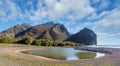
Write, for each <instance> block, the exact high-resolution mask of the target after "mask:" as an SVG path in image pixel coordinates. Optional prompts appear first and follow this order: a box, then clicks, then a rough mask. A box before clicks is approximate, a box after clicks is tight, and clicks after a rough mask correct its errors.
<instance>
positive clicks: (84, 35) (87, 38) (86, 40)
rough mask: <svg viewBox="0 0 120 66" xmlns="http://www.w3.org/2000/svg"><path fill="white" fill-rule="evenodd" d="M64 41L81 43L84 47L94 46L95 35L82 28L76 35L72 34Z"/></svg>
mask: <svg viewBox="0 0 120 66" xmlns="http://www.w3.org/2000/svg"><path fill="white" fill-rule="evenodd" d="M65 41H72V42H75V43H83V44H85V45H96V44H97V35H96V34H95V33H94V32H93V31H92V30H90V29H88V28H84V29H83V30H81V31H79V32H78V33H76V34H73V35H72V36H70V37H69V38H67V39H66V40H65Z"/></svg>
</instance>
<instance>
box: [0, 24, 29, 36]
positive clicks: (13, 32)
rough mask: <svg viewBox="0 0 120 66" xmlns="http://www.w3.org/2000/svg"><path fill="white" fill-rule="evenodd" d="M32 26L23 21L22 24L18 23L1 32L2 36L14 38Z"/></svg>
mask: <svg viewBox="0 0 120 66" xmlns="http://www.w3.org/2000/svg"><path fill="white" fill-rule="evenodd" d="M30 27H31V25H29V24H27V23H23V24H21V25H19V24H18V25H15V26H13V27H11V28H9V29H7V30H4V31H2V32H0V37H4V36H8V37H12V38H14V37H15V35H16V34H18V33H20V32H22V31H24V30H26V29H28V28H30Z"/></svg>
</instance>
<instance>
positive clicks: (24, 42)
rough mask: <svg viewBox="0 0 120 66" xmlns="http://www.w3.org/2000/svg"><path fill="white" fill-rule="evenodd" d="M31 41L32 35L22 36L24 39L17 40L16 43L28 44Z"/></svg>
mask: <svg viewBox="0 0 120 66" xmlns="http://www.w3.org/2000/svg"><path fill="white" fill-rule="evenodd" d="M32 42H33V39H32V37H30V36H27V37H26V38H24V39H22V40H19V41H18V42H17V43H21V44H28V45H30V44H32Z"/></svg>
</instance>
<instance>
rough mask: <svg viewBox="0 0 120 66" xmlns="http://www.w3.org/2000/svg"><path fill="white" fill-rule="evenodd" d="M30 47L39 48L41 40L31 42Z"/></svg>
mask: <svg viewBox="0 0 120 66" xmlns="http://www.w3.org/2000/svg"><path fill="white" fill-rule="evenodd" d="M32 45H37V46H41V40H34V41H33V42H32Z"/></svg>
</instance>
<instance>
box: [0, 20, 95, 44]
mask: <svg viewBox="0 0 120 66" xmlns="http://www.w3.org/2000/svg"><path fill="white" fill-rule="evenodd" d="M4 36H8V37H12V38H16V39H23V38H25V37H27V36H31V37H32V38H34V39H49V40H53V41H58V42H61V41H72V42H75V43H84V44H85V45H96V44H97V36H96V34H95V33H94V32H93V31H92V30H90V29H88V28H84V29H83V30H81V31H79V32H78V33H76V34H73V35H70V34H69V32H68V30H67V29H66V27H65V26H64V25H63V24H59V23H56V24H55V23H53V22H48V23H44V24H39V25H36V26H31V25H29V24H26V23H23V24H21V25H16V26H13V27H11V28H9V29H7V30H4V31H2V32H0V37H4Z"/></svg>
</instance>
